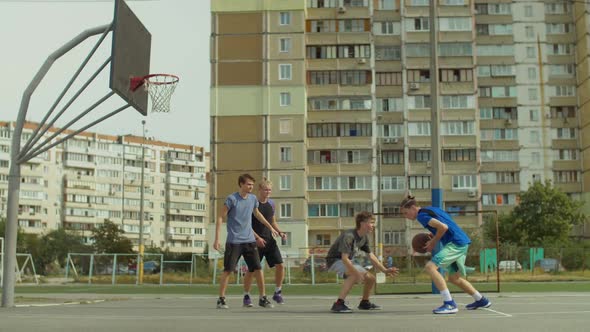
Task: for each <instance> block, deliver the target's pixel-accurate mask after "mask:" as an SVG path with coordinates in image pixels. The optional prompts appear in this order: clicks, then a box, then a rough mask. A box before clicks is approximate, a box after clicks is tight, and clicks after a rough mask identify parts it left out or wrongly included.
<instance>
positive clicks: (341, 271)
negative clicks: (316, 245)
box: [328, 259, 367, 278]
mask: <svg viewBox="0 0 590 332" xmlns="http://www.w3.org/2000/svg"><path fill="white" fill-rule="evenodd" d="M352 266H354V268H355V269H356V270H357V271H359V272H361V273H367V270H365V268H364V267H362V266H360V265H358V264H356V263H354V262H353V263H352ZM328 271H330V272H336V274H338V276H339V277H340V278H346V277H345V274H346V265H344V263H343V262H342V260H341V259H339V260H337V261H335V262H334V264H332V266H330V268H329V269H328Z"/></svg>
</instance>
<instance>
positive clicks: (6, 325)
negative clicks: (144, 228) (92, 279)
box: [0, 288, 590, 332]
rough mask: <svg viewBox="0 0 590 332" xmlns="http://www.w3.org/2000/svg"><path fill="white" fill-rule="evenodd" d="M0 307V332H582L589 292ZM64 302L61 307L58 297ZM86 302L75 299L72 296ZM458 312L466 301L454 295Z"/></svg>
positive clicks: (140, 298)
mask: <svg viewBox="0 0 590 332" xmlns="http://www.w3.org/2000/svg"><path fill="white" fill-rule="evenodd" d="M27 296H30V297H31V300H30V301H26V302H27V303H28V304H21V305H18V306H17V307H15V308H8V309H1V310H0V331H22V332H29V331H31V332H32V331H60V332H65V331H85V332H89V331H112V332H114V331H167V332H169V331H210V330H213V331H361V330H362V331H478V332H481V331H535V332H539V331H588V326H590V293H579V294H578V293H500V294H488V298H489V299H490V300H491V301H492V302H493V305H492V306H491V307H490V308H488V309H478V310H473V311H468V310H465V309H463V310H460V311H459V313H457V314H454V315H434V314H432V313H431V310H432V309H433V308H434V307H435V306H437V305H439V302H441V301H440V297H439V296H438V295H387V296H384V295H380V296H375V297H373V298H372V300H373V301H374V302H375V303H377V304H380V305H382V306H383V310H380V311H368V312H367V311H362V312H361V311H359V310H356V305H358V296H353V297H350V298H349V299H348V300H349V304H350V306H351V307H353V308H354V309H355V310H354V312H353V313H347V314H335V313H331V312H330V307H331V305H332V302H333V301H334V299H335V298H334V297H327V296H318V297H314V296H294V297H289V296H288V288H285V300H286V304H284V305H282V306H278V305H275V307H274V308H272V309H270V308H261V307H256V306H255V307H252V308H243V307H242V306H241V303H242V299H241V296H228V298H227V300H228V301H227V303H228V305H229V306H230V308H229V309H227V310H221V309H216V306H215V304H216V298H215V297H213V296H190V295H187V296H179V295H97V294H69V295H66V294H43V295H39V297H43V298H51V297H53V298H54V299H55V301H54V302H53V303H51V302H49V303H48V302H47V301H43V303H39V304H36V303H35V296H34V295H27ZM68 298H69V299H71V303H64V302H65V301H67V300H66V299H68ZM81 298H85V299H86V300H84V301H80V300H79V299H81ZM455 300H456V302H457V303H458V304H459V305H460V308H462V307H464V305H465V304H467V303H470V302H471V301H472V299H471V298H470V297H467V296H465V295H461V294H458V295H456V297H455Z"/></svg>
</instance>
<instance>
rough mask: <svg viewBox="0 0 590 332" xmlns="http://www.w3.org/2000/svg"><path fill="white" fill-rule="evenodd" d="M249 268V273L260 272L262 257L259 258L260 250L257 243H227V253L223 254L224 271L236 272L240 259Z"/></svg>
mask: <svg viewBox="0 0 590 332" xmlns="http://www.w3.org/2000/svg"><path fill="white" fill-rule="evenodd" d="M241 256H243V257H244V261H245V262H246V265H247V266H248V271H250V272H254V271H256V270H260V257H258V248H257V247H256V242H252V243H237V244H233V243H226V244H225V253H224V254H223V271H235V269H236V266H237V265H238V261H239V260H240V257H241Z"/></svg>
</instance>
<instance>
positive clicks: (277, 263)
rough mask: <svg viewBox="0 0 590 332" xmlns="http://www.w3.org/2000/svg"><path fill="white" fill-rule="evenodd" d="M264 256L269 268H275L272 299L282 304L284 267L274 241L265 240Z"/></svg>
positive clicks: (279, 251)
mask: <svg viewBox="0 0 590 332" xmlns="http://www.w3.org/2000/svg"><path fill="white" fill-rule="evenodd" d="M264 257H265V259H266V263H267V264H268V266H269V267H270V268H273V267H274V268H275V291H274V294H273V295H272V299H273V300H274V301H275V302H276V303H278V304H284V303H285V301H284V299H283V279H284V277H285V269H284V267H283V257H282V255H281V250H280V249H279V247H278V246H277V243H276V241H274V240H272V241H269V242H267V247H265V248H264Z"/></svg>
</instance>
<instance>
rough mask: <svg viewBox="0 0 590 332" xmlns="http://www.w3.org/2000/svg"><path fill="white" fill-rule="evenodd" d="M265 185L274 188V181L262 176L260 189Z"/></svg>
mask: <svg viewBox="0 0 590 332" xmlns="http://www.w3.org/2000/svg"><path fill="white" fill-rule="evenodd" d="M265 187H266V188H272V182H271V181H270V180H269V179H267V178H262V180H260V182H258V189H263V188H265Z"/></svg>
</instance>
